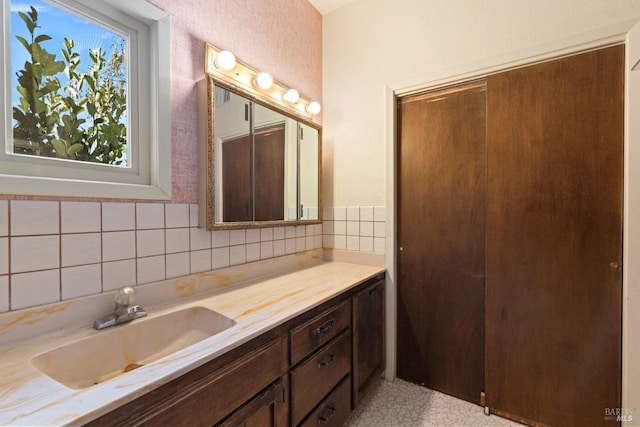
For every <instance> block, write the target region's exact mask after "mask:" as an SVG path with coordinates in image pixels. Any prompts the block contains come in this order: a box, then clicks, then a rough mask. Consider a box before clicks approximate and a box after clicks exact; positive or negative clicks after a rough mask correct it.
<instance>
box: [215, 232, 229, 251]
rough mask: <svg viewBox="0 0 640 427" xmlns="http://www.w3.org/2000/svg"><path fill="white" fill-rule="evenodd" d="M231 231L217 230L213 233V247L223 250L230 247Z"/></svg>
mask: <svg viewBox="0 0 640 427" xmlns="http://www.w3.org/2000/svg"><path fill="white" fill-rule="evenodd" d="M229 239H230V235H229V230H216V231H212V232H211V247H213V248H223V247H225V246H229Z"/></svg>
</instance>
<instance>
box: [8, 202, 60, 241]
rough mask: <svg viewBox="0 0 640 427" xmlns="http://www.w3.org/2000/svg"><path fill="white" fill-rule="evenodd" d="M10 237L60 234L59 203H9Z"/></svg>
mask: <svg viewBox="0 0 640 427" xmlns="http://www.w3.org/2000/svg"><path fill="white" fill-rule="evenodd" d="M10 211H11V235H12V236H33V235H38V234H58V233H59V232H60V203H59V202H45V201H34V200H13V201H12V202H11V208H10Z"/></svg>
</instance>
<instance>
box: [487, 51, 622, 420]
mask: <svg viewBox="0 0 640 427" xmlns="http://www.w3.org/2000/svg"><path fill="white" fill-rule="evenodd" d="M487 91H488V92H487V93H488V95H487V101H488V102H487V116H488V122H487V147H488V172H489V173H488V193H487V246H486V248H487V283H486V290H487V292H486V302H487V304H486V399H487V400H486V404H487V405H488V406H489V407H490V408H491V410H492V411H495V412H498V413H502V414H506V415H509V416H511V417H514V418H519V419H522V420H525V421H529V422H535V423H542V424H546V425H576V426H577V425H589V426H595V425H604V424H607V422H606V421H605V410H606V409H607V408H619V407H620V393H621V379H620V377H621V370H620V357H621V292H622V276H621V268H620V263H621V261H622V249H621V248H622V245H621V243H622V242H621V240H622V238H621V236H622V160H623V95H624V48H623V47H622V46H616V47H611V48H606V49H601V50H598V51H593V52H588V53H584V54H580V55H576V56H572V57H568V58H562V59H558V60H554V61H550V62H545V63H542V64H537V65H533V66H528V67H524V68H520V69H516V70H512V71H508V72H503V73H500V74H496V75H494V76H491V77H489V79H488V89H487ZM609 425H610V423H609Z"/></svg>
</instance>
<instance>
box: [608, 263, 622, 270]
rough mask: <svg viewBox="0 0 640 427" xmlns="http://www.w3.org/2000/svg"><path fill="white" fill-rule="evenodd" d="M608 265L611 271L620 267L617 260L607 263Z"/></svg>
mask: <svg viewBox="0 0 640 427" xmlns="http://www.w3.org/2000/svg"><path fill="white" fill-rule="evenodd" d="M609 267H610V268H611V271H617V270H618V269H619V268H620V264H619V263H617V262H612V263H611V264H609Z"/></svg>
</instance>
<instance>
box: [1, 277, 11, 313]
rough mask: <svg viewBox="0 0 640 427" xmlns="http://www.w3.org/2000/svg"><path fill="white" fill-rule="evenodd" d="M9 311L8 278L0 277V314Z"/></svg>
mask: <svg viewBox="0 0 640 427" xmlns="http://www.w3.org/2000/svg"><path fill="white" fill-rule="evenodd" d="M5 311H9V276H0V313H3V312H5Z"/></svg>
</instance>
